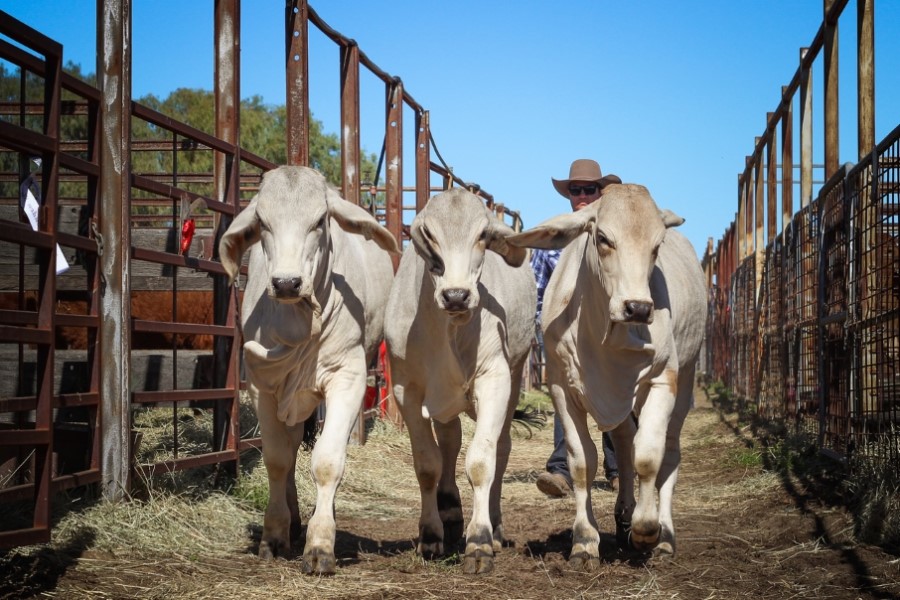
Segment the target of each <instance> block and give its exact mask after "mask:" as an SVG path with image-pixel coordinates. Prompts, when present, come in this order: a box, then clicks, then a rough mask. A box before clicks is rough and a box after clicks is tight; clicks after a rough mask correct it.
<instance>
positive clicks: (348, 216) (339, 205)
mask: <svg viewBox="0 0 900 600" xmlns="http://www.w3.org/2000/svg"><path fill="white" fill-rule="evenodd" d="M325 201H326V202H327V204H328V214H329V215H330V216H331V217H332V218H334V220H335V221H337V224H338V225H340V226H341V229H343V230H344V231H348V232H350V233H358V234H359V235H361V236H363V237H364V238H366V239H367V240H372V241H374V242H375V243H376V244H378V246H379V247H380V248H382V249H383V250H387V251H388V252H392V253H394V254H400V246H398V245H397V240H396V239H395V238H394V236H393V235H392V234H391V232H390V231H388V230H387V229H385V228H384V227H382V226H381V224H380V223H379V222H378V221H377V220H376V219H375V217H373V216H372V215H371V214H369V213H368V212H367V211H366V210H365V209H363V208H360V207H359V206H357V205H355V204H353V203H352V202H348V201H347V200H344V199H343V198H341V196H340V194H338V193H337V192H336V191H334V190H333V189H331V188H330V187H329V188H328V190H327V191H326V192H325Z"/></svg>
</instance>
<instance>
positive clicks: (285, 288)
mask: <svg viewBox="0 0 900 600" xmlns="http://www.w3.org/2000/svg"><path fill="white" fill-rule="evenodd" d="M302 288H303V278H302V277H273V278H272V279H271V281H270V282H269V296H270V297H271V298H272V299H274V300H279V301H281V302H296V301H298V300H299V299H300V290H301V289H302Z"/></svg>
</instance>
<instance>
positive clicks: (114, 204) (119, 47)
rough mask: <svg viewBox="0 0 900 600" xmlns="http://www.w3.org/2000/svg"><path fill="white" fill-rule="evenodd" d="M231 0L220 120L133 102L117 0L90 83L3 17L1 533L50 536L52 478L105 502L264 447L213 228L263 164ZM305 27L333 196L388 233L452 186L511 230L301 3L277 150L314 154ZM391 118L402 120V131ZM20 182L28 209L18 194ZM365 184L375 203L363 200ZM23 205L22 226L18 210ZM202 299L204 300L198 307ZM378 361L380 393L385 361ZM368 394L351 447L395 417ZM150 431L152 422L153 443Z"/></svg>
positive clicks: (109, 2)
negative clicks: (374, 110) (317, 71)
mask: <svg viewBox="0 0 900 600" xmlns="http://www.w3.org/2000/svg"><path fill="white" fill-rule="evenodd" d="M239 5H240V3H239V2H238V0H223V1H222V2H216V3H215V7H214V11H215V15H214V19H215V34H214V35H215V38H216V39H215V40H214V42H215V52H216V61H215V63H216V64H217V65H219V66H218V67H217V68H216V74H215V86H214V88H215V92H214V95H215V103H216V119H215V131H214V132H207V131H201V130H199V129H197V128H195V127H191V126H188V125H186V124H184V123H180V122H178V121H177V120H176V119H174V118H172V116H170V115H165V114H162V113H160V112H158V111H155V110H153V109H151V108H149V107H146V106H143V105H141V104H139V103H137V102H133V101H132V99H131V88H130V82H131V73H130V69H131V61H130V48H129V44H128V36H129V33H128V31H130V28H131V24H130V22H129V21H130V14H128V11H127V3H120V2H117V1H116V0H102V1H100V2H98V3H97V10H98V13H102V17H103V18H102V19H98V23H101V24H102V25H98V27H100V28H101V31H98V38H101V39H103V40H104V43H103V44H99V43H98V59H99V63H100V67H99V68H100V70H101V73H99V79H100V81H105V82H106V85H103V86H101V87H102V88H103V90H104V91H103V92H101V91H100V90H99V89H97V88H95V87H93V86H91V85H87V84H85V83H84V82H82V81H79V80H77V79H75V78H73V77H70V76H68V75H66V74H65V73H63V71H62V68H61V67H62V64H63V48H62V47H61V46H60V44H58V43H56V42H54V41H53V40H50V39H48V38H46V37H45V36H43V35H41V34H40V32H37V31H35V30H33V29H31V28H29V27H28V26H27V25H25V24H24V23H21V22H19V21H17V20H15V19H13V18H12V17H11V16H10V15H7V14H5V13H2V12H0V65H3V66H4V68H5V69H6V71H7V72H10V73H16V74H17V84H18V85H17V86H16V87H18V88H19V92H18V93H17V94H13V96H14V97H13V98H12V99H9V98H4V101H3V103H2V106H0V161H3V164H4V165H6V166H9V165H14V166H13V168H12V169H11V170H7V171H6V172H3V173H0V300H2V302H3V305H2V306H0V547H6V546H14V545H21V544H30V543H37V542H44V541H48V540H49V537H50V526H51V525H50V514H51V508H52V506H53V505H54V501H55V496H56V494H57V492H60V491H62V490H64V489H67V488H71V487H75V486H81V485H86V484H100V487H101V490H102V491H103V494H104V496H106V497H108V498H117V497H121V496H123V495H124V494H127V493H129V492H130V491H131V490H132V479H133V477H134V476H136V475H137V474H138V473H140V476H141V477H146V476H151V477H152V476H153V475H154V474H158V473H169V472H173V471H180V470H186V469H194V468H197V467H201V466H211V465H216V468H217V469H219V471H220V472H226V473H230V474H232V475H237V474H238V473H239V470H240V469H239V467H240V464H241V461H242V460H246V459H247V457H246V455H245V452H244V451H246V450H249V449H252V448H255V447H258V446H259V443H260V441H259V438H258V437H257V436H256V430H255V427H254V426H255V418H253V417H252V413H250V417H251V421H250V422H248V421H247V419H246V418H242V417H246V416H247V414H248V411H249V410H250V409H249V407H247V406H245V405H243V404H242V403H241V393H240V392H241V389H242V387H243V386H244V385H245V383H244V382H243V381H242V380H241V375H240V346H241V344H240V340H241V338H240V329H239V327H238V316H237V312H238V307H239V302H240V293H241V292H240V290H239V289H237V288H232V287H229V286H228V285H227V282H226V279H225V274H224V270H223V269H222V267H221V265H220V263H219V262H218V260H217V257H216V246H217V240H218V238H219V236H220V235H221V233H222V232H224V230H225V229H226V228H227V226H228V224H229V223H230V221H231V219H232V218H233V217H234V216H235V215H236V214H237V213H238V212H239V211H240V210H241V208H242V206H243V205H244V204H245V203H246V202H247V201H248V200H249V198H250V197H251V196H252V195H253V193H254V192H255V190H256V186H257V185H258V183H259V181H260V178H261V175H262V174H263V173H264V172H265V171H267V170H269V169H271V168H273V167H274V166H275V165H274V164H273V163H272V162H270V161H269V160H267V159H265V158H263V157H260V156H256V155H254V154H252V153H250V152H248V151H247V150H246V149H243V148H241V146H240V135H239V130H240V127H239V124H240V98H239V91H240V77H239V71H238V65H239V63H240V61H239V59H238V57H237V52H238V46H237V45H236V44H234V43H233V41H234V40H238V39H240V36H239V31H240V23H239V21H240V19H239V14H240V11H239ZM310 25H312V26H314V27H316V28H318V29H319V30H320V31H321V32H322V33H324V34H325V36H326V38H328V39H329V40H331V41H332V42H334V43H335V44H337V45H338V46H339V48H340V52H341V61H340V65H336V68H337V69H339V70H340V76H341V96H340V103H341V115H342V119H341V121H342V123H341V125H342V126H341V131H342V135H341V159H342V160H341V166H342V173H341V175H340V177H341V181H340V185H341V188H342V191H343V195H344V196H345V198H347V199H348V200H349V201H352V202H356V203H362V204H364V205H370V208H371V209H372V210H373V212H375V213H376V216H377V217H378V218H379V219H381V220H382V221H383V222H384V224H385V226H386V227H387V228H388V229H389V230H390V231H391V232H392V233H393V234H394V235H395V236H396V237H397V238H398V240H400V241H401V242H402V241H403V240H404V239H405V238H406V235H407V229H408V224H407V223H408V222H409V221H411V218H412V217H413V216H414V215H415V213H416V212H417V211H418V210H420V209H421V207H423V206H424V204H425V202H426V201H427V199H428V197H429V196H430V195H431V193H432V192H433V191H436V190H441V189H445V188H447V187H452V186H453V185H465V186H467V187H469V189H471V190H473V191H475V192H476V193H478V194H479V195H480V196H481V197H483V198H484V199H485V203H486V204H487V205H488V207H490V208H491V209H492V210H494V212H495V213H496V214H497V216H498V218H500V219H504V220H506V221H507V222H508V223H509V221H511V223H509V224H510V225H512V226H514V227H520V226H521V221H520V219H519V217H518V214H517V213H516V212H515V211H512V210H510V209H508V208H506V207H504V206H502V205H500V204H496V203H495V202H494V199H493V197H492V196H491V195H490V194H489V193H488V192H486V191H485V190H482V189H481V188H480V186H478V185H477V184H471V183H466V182H463V181H462V180H461V179H460V178H459V176H457V175H456V174H454V173H453V172H452V169H451V168H450V167H449V166H448V165H446V164H445V163H444V162H443V159H441V158H440V155H439V153H438V152H437V148H436V146H435V145H434V140H433V138H432V136H431V131H430V124H429V123H430V117H429V113H428V111H427V110H425V109H424V108H423V107H421V106H420V105H419V104H418V103H416V102H415V100H414V99H413V98H412V97H411V96H410V94H409V93H408V91H406V90H405V88H404V85H403V82H402V81H401V80H400V78H398V77H395V76H392V75H390V74H388V73H386V72H385V71H383V70H381V69H380V68H379V67H378V66H377V65H375V64H374V63H373V62H372V61H371V60H369V59H368V58H367V57H366V56H365V54H363V53H362V52H361V51H360V48H359V47H358V45H357V44H356V43H355V42H353V40H351V39H350V38H347V37H344V36H343V35H341V34H340V33H338V32H337V31H335V30H334V29H332V28H331V27H329V26H328V24H327V23H325V22H324V21H323V20H322V19H321V18H319V17H318V15H317V14H316V13H315V11H314V10H313V9H312V8H311V7H309V6H308V5H307V3H306V2H305V1H300V0H294V1H288V2H286V3H285V28H284V33H285V39H286V47H287V50H288V52H287V53H286V63H285V69H286V72H287V75H288V88H289V89H288V90H287V94H286V96H287V98H286V107H287V110H288V115H289V119H288V120H289V128H288V131H287V133H286V139H285V147H286V154H287V156H288V162H290V163H292V164H309V160H310V156H309V132H310V123H309V104H308V93H309V87H310V85H313V84H314V82H313V83H312V84H311V83H310V82H309V78H308V77H307V72H306V71H307V61H308V52H307V51H308V47H307V42H306V40H307V38H308V28H309V26H310ZM22 48H27V49H28V50H29V51H24V50H22ZM222 65H231V66H232V69H226V68H223V67H222ZM361 68H364V69H367V70H368V71H370V72H371V74H373V75H374V76H375V77H376V78H377V79H378V80H380V81H382V82H383V83H384V86H385V93H384V94H383V95H382V94H379V95H378V97H377V99H376V100H375V102H378V103H379V105H380V106H383V107H384V110H385V121H384V123H383V124H382V125H383V127H384V136H383V139H384V145H383V148H382V154H383V155H386V156H387V157H388V159H389V160H387V161H385V162H383V163H382V164H383V166H384V177H383V183H382V184H381V185H379V184H378V175H379V174H374V175H375V181H374V182H363V181H361V180H360V174H361V172H362V169H361V168H360V160H361V157H360V139H359V125H360V124H359V106H360V103H362V102H364V101H366V99H365V98H362V97H361V94H360V90H359V85H358V79H359V73H360V69H361ZM404 112H406V113H410V112H411V113H412V115H413V118H414V121H415V123H414V125H415V126H414V127H413V128H407V129H406V130H404V128H403V124H404V119H403V116H404ZM64 119H70V120H77V125H78V128H79V129H80V130H81V131H83V132H84V136H83V139H77V140H64V139H61V135H60V123H61V121H62V120H64ZM139 123H146V124H149V125H152V128H151V129H152V130H153V131H155V132H156V135H155V137H154V139H150V140H148V139H140V140H138V139H133V138H132V131H134V126H135V125H136V124H139ZM410 134H411V135H410ZM404 148H414V149H415V150H413V151H412V152H411V154H412V155H413V156H414V161H415V165H414V169H412V173H413V176H412V177H404V175H403V158H404ZM432 151H434V153H435V155H437V156H438V158H439V162H438V163H435V162H432V160H431V152H432ZM201 153H202V154H204V155H207V156H209V157H211V161H208V162H211V164H212V165H213V166H212V168H211V169H210V170H209V171H207V172H201V173H198V172H195V171H193V170H190V165H191V161H190V157H191V156H192V155H196V154H201ZM148 154H152V155H154V156H155V157H156V158H157V160H156V161H155V163H156V164H159V165H162V167H161V168H160V169H158V170H157V171H151V172H145V171H141V172H135V171H134V170H133V169H132V164H134V163H135V162H136V161H135V159H136V158H137V157H138V156H141V155H143V156H146V155H148ZM35 158H37V159H39V163H40V165H39V166H35V165H37V164H38V163H37V162H33V159H35ZM146 162H147V161H143V163H142V164H146ZM433 180H434V182H433ZM409 181H411V182H412V183H411V184H410V183H409ZM364 183H365V185H363V184H364ZM62 189H64V190H65V194H62V193H61V191H60V190H62ZM20 192H21V194H20ZM29 194H30V195H31V197H32V198H33V201H29V202H31V204H29V205H25V204H20V199H23V198H27V197H28V195H29ZM376 196H379V197H383V198H384V200H385V201H384V204H383V206H382V205H379V206H376V204H375V203H374V202H368V201H369V200H372V199H374V198H375V197H376ZM408 196H414V198H415V199H414V201H409V202H405V201H404V200H405V198H407V197H408ZM31 205H33V206H34V210H33V214H34V216H35V221H34V222H33V225H32V224H30V223H29V222H28V221H27V219H26V218H25V215H26V211H25V209H28V210H31ZM23 207H24V208H23ZM148 207H152V209H153V210H152V211H149V212H151V213H152V214H150V215H148V214H147V213H148V211H147V210H146V209H147V208H148ZM188 223H190V224H191V226H193V227H196V228H197V229H196V234H195V235H194V236H193V238H191V236H190V234H189V230H190V227H186V225H188ZM65 265H68V267H67V268H63V267H64V266H65ZM198 294H199V295H198ZM198 299H199V300H198ZM197 304H202V305H203V306H205V307H206V309H207V311H206V313H205V314H203V315H199V316H198V315H196V314H193V313H192V311H191V308H192V307H196V305H197ZM373 367H374V369H373V380H374V381H375V382H377V383H376V385H380V386H382V387H383V386H384V380H383V377H381V376H382V375H383V373H382V370H383V365H381V364H379V365H373ZM376 395H377V399H378V401H379V406H377V407H374V409H375V410H374V411H364V412H361V415H360V425H359V427H358V428H357V430H356V431H355V434H354V435H355V436H356V437H357V440H358V441H363V439H364V436H365V429H364V422H365V419H366V418H367V417H369V416H373V414H374V413H378V414H382V415H383V416H385V417H388V418H391V417H393V418H396V419H399V416H398V415H397V414H396V412H393V411H391V410H390V409H389V407H387V406H386V404H387V400H388V399H387V398H386V397H385V396H384V395H382V394H377V393H376ZM370 408H371V407H370ZM195 421H204V422H205V423H204V424H205V425H206V426H208V427H206V428H205V429H204V428H203V427H198V426H197V424H196V423H195ZM157 425H159V426H160V427H156V426H157ZM152 429H162V430H163V431H164V434H163V436H162V437H161V438H158V439H154V440H150V439H149V435H148V434H149V432H150V431H151V430H152ZM150 446H153V447H152V448H151V447H150ZM254 458H255V457H254ZM13 506H15V507H16V510H15V511H13V510H12V508H11V507H13ZM14 515H15V517H14Z"/></svg>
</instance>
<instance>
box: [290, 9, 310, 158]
mask: <svg viewBox="0 0 900 600" xmlns="http://www.w3.org/2000/svg"><path fill="white" fill-rule="evenodd" d="M284 21H285V38H286V39H285V45H286V49H285V71H286V74H287V87H286V88H285V89H286V95H287V98H286V99H285V105H286V109H287V163H288V164H289V165H304V166H305V165H309V9H308V6H307V2H306V0H287V2H285V18H284Z"/></svg>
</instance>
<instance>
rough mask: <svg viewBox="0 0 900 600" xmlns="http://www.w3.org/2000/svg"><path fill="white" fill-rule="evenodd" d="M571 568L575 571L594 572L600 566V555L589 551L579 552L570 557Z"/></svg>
mask: <svg viewBox="0 0 900 600" xmlns="http://www.w3.org/2000/svg"><path fill="white" fill-rule="evenodd" d="M569 568H570V569H572V570H573V571H587V572H589V573H590V572H593V571H596V570H597V569H599V568H600V557H599V556H593V555H591V554H588V553H587V552H578V553H577V554H573V555H572V556H570V557H569Z"/></svg>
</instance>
